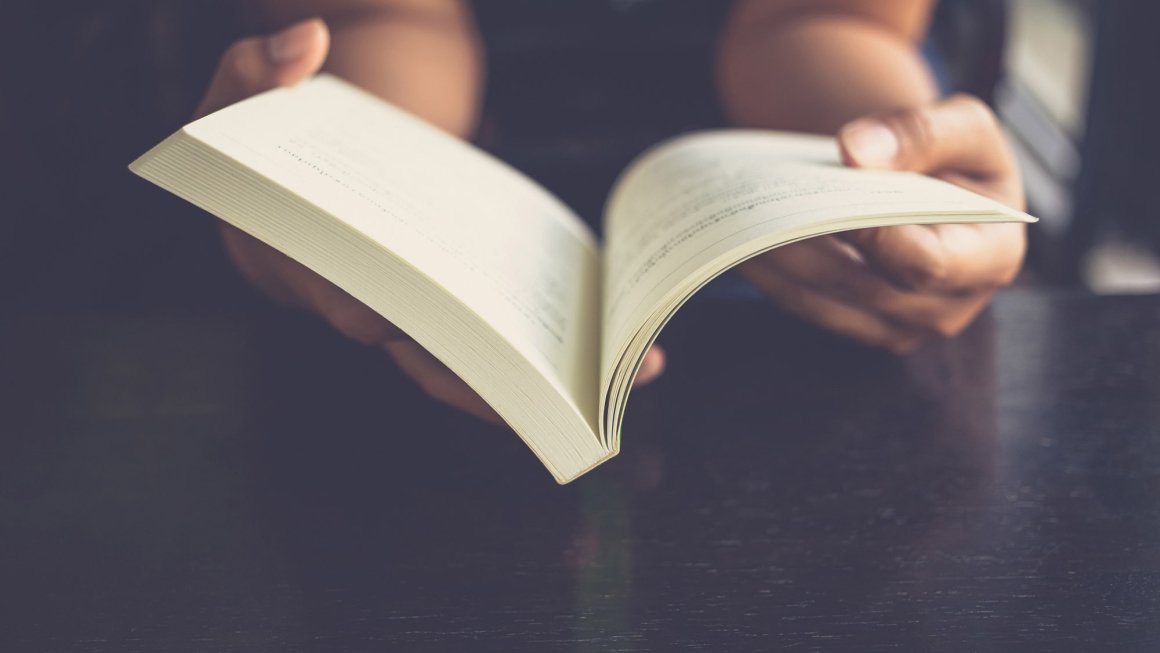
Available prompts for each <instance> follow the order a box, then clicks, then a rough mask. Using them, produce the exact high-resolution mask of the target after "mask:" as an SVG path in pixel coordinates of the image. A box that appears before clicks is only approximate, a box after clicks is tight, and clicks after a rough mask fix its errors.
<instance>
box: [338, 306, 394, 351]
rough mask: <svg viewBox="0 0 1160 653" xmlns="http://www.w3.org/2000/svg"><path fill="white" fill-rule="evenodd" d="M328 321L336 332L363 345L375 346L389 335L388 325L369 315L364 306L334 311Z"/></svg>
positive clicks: (341, 308)
mask: <svg viewBox="0 0 1160 653" xmlns="http://www.w3.org/2000/svg"><path fill="white" fill-rule="evenodd" d="M326 319H327V321H328V322H329V323H330V326H332V327H333V328H334V329H335V330H336V331H338V332H339V333H341V334H342V335H343V336H345V337H346V338H349V339H351V340H353V341H355V342H357V343H359V344H361V345H374V344H378V343H380V342H383V341H384V340H386V338H387V336H388V335H389V331H388V329H387V326H386V324H385V323H384V322H383V321H382V320H379V319H374V318H371V317H370V316H368V315H367V310H366V309H364V308H363V307H362V306H344V307H340V308H338V309H335V310H332V311H331V312H330V313H329V314H328V315H327V316H326Z"/></svg>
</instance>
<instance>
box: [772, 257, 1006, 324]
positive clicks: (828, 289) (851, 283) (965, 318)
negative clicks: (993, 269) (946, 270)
mask: <svg viewBox="0 0 1160 653" xmlns="http://www.w3.org/2000/svg"><path fill="white" fill-rule="evenodd" d="M753 264H754V265H756V266H765V267H770V268H773V269H774V270H775V271H777V272H780V273H781V274H782V275H784V276H785V277H787V278H788V279H789V280H791V281H794V282H796V283H798V284H800V285H803V286H806V287H807V288H810V289H811V290H814V291H816V292H818V293H820V294H822V295H825V296H828V297H831V298H833V299H836V300H838V301H840V302H842V303H845V304H848V305H850V306H853V307H855V308H859V309H862V310H864V311H866V312H868V313H871V314H873V315H877V316H879V317H881V318H883V319H884V320H886V321H888V322H891V323H893V324H895V325H897V326H899V327H900V328H903V329H907V330H914V331H923V332H927V333H929V334H931V335H938V336H944V337H945V336H951V335H955V334H957V333H958V332H959V331H961V330H962V329H963V328H964V327H965V326H966V325H967V324H969V323H970V320H971V318H972V317H973V316H974V314H976V313H977V312H978V311H979V310H981V309H982V307H983V306H984V305H985V304H986V302H987V299H988V298H989V296H990V293H989V292H976V293H972V294H965V295H964V294H958V293H956V294H954V295H949V294H941V293H920V292H907V291H903V290H901V289H899V288H898V287H897V286H896V285H895V284H893V283H891V282H890V281H889V280H887V279H885V278H884V277H882V276H881V275H880V274H878V272H877V271H876V270H874V269H872V268H871V267H870V266H868V265H867V264H866V262H865V261H864V260H863V259H862V258H861V257H860V256H859V255H858V253H857V252H856V251H855V250H854V249H853V248H851V247H850V246H849V245H847V244H845V243H843V242H841V241H839V240H837V239H835V238H831V237H825V236H823V237H820V238H812V239H810V240H806V241H802V242H799V243H794V244H793V245H787V246H785V247H779V248H777V249H775V250H773V251H771V252H768V253H766V254H763V255H762V256H760V257H758V258H757V259H754V261H753Z"/></svg>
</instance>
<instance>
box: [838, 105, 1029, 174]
mask: <svg viewBox="0 0 1160 653" xmlns="http://www.w3.org/2000/svg"><path fill="white" fill-rule="evenodd" d="M838 144H839V147H840V148H841V150H842V159H843V160H844V162H845V163H846V165H849V166H853V167H857V168H871V169H879V170H909V171H913V172H921V173H924V174H939V173H947V172H953V173H955V174H958V175H966V176H968V177H970V178H975V179H987V178H992V177H995V176H998V175H1004V174H1007V173H1008V172H1010V171H1011V170H1012V169H1013V168H1014V165H1015V162H1014V158H1013V157H1012V155H1011V151H1010V148H1009V147H1008V145H1007V142H1006V139H1005V138H1004V137H1003V131H1002V129H1001V128H1000V126H999V122H998V120H996V118H995V114H994V113H992V112H991V110H990V108H989V107H987V105H986V104H984V103H983V102H982V101H981V100H979V99H978V98H975V97H972V96H969V95H954V96H951V97H949V98H947V99H945V100H942V101H940V102H936V103H933V104H929V105H925V106H921V107H917V108H913V109H905V110H902V111H892V112H887V113H880V114H876V115H872V116H868V117H866V118H860V119H858V120H855V121H854V122H851V123H849V124H847V125H846V126H845V127H843V128H842V129H841V131H840V132H838Z"/></svg>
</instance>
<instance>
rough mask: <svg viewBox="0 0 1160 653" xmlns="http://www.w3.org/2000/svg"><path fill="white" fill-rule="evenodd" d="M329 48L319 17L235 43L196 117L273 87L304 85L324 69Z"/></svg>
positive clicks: (223, 61)
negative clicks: (319, 70)
mask: <svg viewBox="0 0 1160 653" xmlns="http://www.w3.org/2000/svg"><path fill="white" fill-rule="evenodd" d="M329 46H330V35H329V32H328V31H327V29H326V24H325V23H323V22H322V21H321V20H319V19H317V18H311V19H309V20H304V21H302V22H299V23H295V24H294V25H291V26H290V27H287V28H286V29H284V30H282V31H281V32H278V33H276V34H272V35H270V36H252V37H250V38H245V39H242V40H240V41H237V42H235V43H234V44H233V45H231V46H230V47H229V49H228V50H226V52H225V54H224V55H222V58H221V61H220V62H219V63H218V67H217V71H216V72H215V73H214V76H213V80H212V81H211V82H210V86H209V90H208V91H206V94H205V97H204V98H203V99H202V101H201V104H200V105H199V106H198V108H197V111H196V112H195V117H198V118H200V117H201V116H204V115H206V114H208V113H212V112H214V111H217V110H218V109H221V108H222V107H226V106H228V105H230V104H233V103H234V102H237V101H239V100H243V99H245V98H248V97H250V96H251V95H255V94H258V93H261V92H263V91H268V90H270V89H272V88H276V87H279V86H291V85H293V84H297V83H298V82H301V81H302V80H304V79H306V78H308V77H310V76H311V75H313V74H314V73H316V72H318V69H319V68H320V67H322V62H323V61H324V60H325V59H326V52H327V49H328V48H329Z"/></svg>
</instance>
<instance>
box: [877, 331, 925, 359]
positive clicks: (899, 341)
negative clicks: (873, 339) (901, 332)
mask: <svg viewBox="0 0 1160 653" xmlns="http://www.w3.org/2000/svg"><path fill="white" fill-rule="evenodd" d="M921 344H922V339H921V338H919V337H916V336H909V335H908V336H894V337H892V338H890V339H889V340H887V341H886V343H885V345H884V346H885V348H886V350H887V351H889V352H890V353H892V354H894V355H896V356H902V355H904V354H909V353H911V352H913V351H914V350H916V349H918V346H919V345H921Z"/></svg>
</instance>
